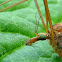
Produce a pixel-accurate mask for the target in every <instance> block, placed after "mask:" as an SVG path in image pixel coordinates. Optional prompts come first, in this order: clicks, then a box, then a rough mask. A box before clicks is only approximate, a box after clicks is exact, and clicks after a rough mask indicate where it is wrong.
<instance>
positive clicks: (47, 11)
mask: <svg viewBox="0 0 62 62" xmlns="http://www.w3.org/2000/svg"><path fill="white" fill-rule="evenodd" d="M43 1H44V5H45V10H46V13H47V16H48V20H49V24H50V28H51V35H52V40H53V46H55V47H56V43H55V40H54V34H53V27H52V22H51V17H50V14H49V9H48V4H47V0H43Z"/></svg>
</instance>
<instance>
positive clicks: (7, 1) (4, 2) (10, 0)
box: [0, 0, 11, 5]
mask: <svg viewBox="0 0 62 62" xmlns="http://www.w3.org/2000/svg"><path fill="white" fill-rule="evenodd" d="M10 1H11V0H8V1H6V2H3V3H1V4H0V5H3V4H5V3H8V2H10Z"/></svg>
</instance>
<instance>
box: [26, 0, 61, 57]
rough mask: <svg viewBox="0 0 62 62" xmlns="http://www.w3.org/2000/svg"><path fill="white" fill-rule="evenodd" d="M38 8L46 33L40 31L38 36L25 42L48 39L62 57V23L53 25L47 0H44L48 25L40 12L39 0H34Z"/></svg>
mask: <svg viewBox="0 0 62 62" xmlns="http://www.w3.org/2000/svg"><path fill="white" fill-rule="evenodd" d="M34 1H35V4H36V7H37V10H38V12H39V15H40V18H41V20H42V23H43V26H44V28H45V31H46V33H39V34H37V36H36V37H34V38H31V39H30V40H27V41H26V42H25V44H26V45H32V43H35V42H36V41H38V40H46V39H48V41H49V43H50V45H51V46H52V48H53V49H54V51H55V53H58V55H59V57H62V23H57V24H55V25H53V26H52V22H51V18H50V14H49V10H48V4H47V0H43V1H44V5H45V13H46V24H47V25H46V26H45V23H44V21H43V18H42V14H41V12H40V9H39V6H38V4H37V0H34ZM48 22H49V25H50V29H49V30H48Z"/></svg>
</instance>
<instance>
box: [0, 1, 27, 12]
mask: <svg viewBox="0 0 62 62" xmlns="http://www.w3.org/2000/svg"><path fill="white" fill-rule="evenodd" d="M25 1H27V0H22V1H20V2H18V3H15V4H13V5H11V6H8V7H6V8H4V9H2V10H0V12H2V11H4V10H6V9H9V8H11V7H13V6H16V5H18V4H20V3H23V2H25Z"/></svg>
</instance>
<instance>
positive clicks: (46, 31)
mask: <svg viewBox="0 0 62 62" xmlns="http://www.w3.org/2000/svg"><path fill="white" fill-rule="evenodd" d="M34 1H35V4H36V8H37V10H38V13H39V16H40V18H41V21H42V23H43V26H44V29H45V31H46V26H45V23H44V20H43V17H42V14H41V11H40V9H39V6H38V3H37V0H34ZM46 32H47V31H46Z"/></svg>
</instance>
